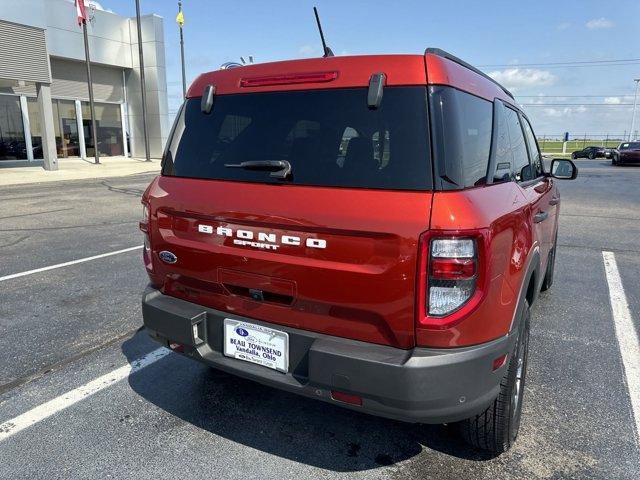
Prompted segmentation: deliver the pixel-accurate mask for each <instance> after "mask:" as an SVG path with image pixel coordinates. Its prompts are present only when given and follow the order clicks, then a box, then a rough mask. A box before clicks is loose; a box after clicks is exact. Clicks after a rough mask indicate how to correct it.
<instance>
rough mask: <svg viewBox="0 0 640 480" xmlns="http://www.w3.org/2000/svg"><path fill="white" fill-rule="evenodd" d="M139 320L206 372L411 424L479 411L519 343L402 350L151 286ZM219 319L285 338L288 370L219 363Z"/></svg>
mask: <svg viewBox="0 0 640 480" xmlns="http://www.w3.org/2000/svg"><path fill="white" fill-rule="evenodd" d="M142 313H143V318H144V325H145V327H146V328H147V329H148V331H149V334H150V335H151V337H152V338H154V339H155V340H157V341H159V342H161V343H162V344H164V345H165V346H168V345H170V344H179V345H180V349H181V350H182V353H184V354H185V355H187V356H189V357H190V358H193V359H194V360H198V361H200V362H203V363H205V364H207V365H210V366H211V367H214V368H217V369H220V370H224V371H226V372H228V373H232V374H235V375H238V376H241V377H244V378H247V379H251V380H254V381H257V382H260V383H262V384H265V385H269V386H272V387H275V388H280V389H283V390H286V391H289V392H293V393H298V394H301V395H305V396H308V397H312V398H316V399H319V400H324V401H328V402H331V403H338V404H340V405H343V406H345V407H347V408H352V409H354V410H359V411H363V412H366V413H371V414H373V415H378V416H382V417H387V418H392V419H396V420H402V421H407V422H417V423H446V422H453V421H457V420H463V419H465V418H469V417H471V416H473V415H474V414H476V413H479V412H480V411H482V410H484V409H485V408H486V407H487V406H488V405H489V404H490V403H491V402H492V401H493V400H494V398H495V397H496V396H497V395H498V390H499V386H500V380H501V379H502V376H503V375H504V369H505V368H506V367H505V366H502V367H501V368H498V369H497V370H495V371H493V368H492V365H493V360H494V359H496V358H497V357H499V356H500V355H503V354H505V353H508V352H511V350H512V346H513V343H514V340H515V338H517V332H512V333H511V334H509V335H508V336H505V337H502V338H499V339H497V340H494V341H492V342H488V343H485V344H482V345H478V346H473V347H465V348H452V349H441V348H439V349H435V348H414V349H411V350H403V349H399V348H394V347H389V346H385V345H377V344H371V343H366V342H360V341H356V340H349V339H344V338H339V337H332V336H328V335H323V334H319V333H314V332H309V331H306V330H299V329H295V328H289V327H285V326H281V325H276V324H269V323H266V322H262V321H259V320H254V319H250V318H244V317H239V316H237V315H232V314H229V313H225V312H221V311H218V310H213V309H210V308H207V307H203V306H201V305H197V304H195V303H191V302H187V301H185V300H181V299H178V298H174V297H170V296H167V295H164V294H162V293H161V292H160V291H158V290H156V289H154V288H152V287H148V288H147V289H146V290H145V292H144V294H143V298H142ZM225 318H231V319H234V320H240V321H246V322H250V323H253V324H257V325H263V326H265V327H269V328H274V329H276V330H280V331H284V332H287V334H288V335H289V371H288V372H287V373H282V372H278V371H275V370H271V369H268V368H265V367H263V366H260V365H255V364H252V363H248V362H244V361H241V360H236V359H234V358H230V357H226V356H224V354H223V351H224V348H223V340H224V339H223V335H224V333H223V322H224V319H225ZM194 326H195V328H194ZM507 364H508V361H507V362H505V365H507ZM331 391H339V392H344V393H347V394H351V395H356V396H360V397H362V405H358V406H354V405H349V404H347V403H342V402H338V401H336V400H334V399H333V398H332V396H331Z"/></svg>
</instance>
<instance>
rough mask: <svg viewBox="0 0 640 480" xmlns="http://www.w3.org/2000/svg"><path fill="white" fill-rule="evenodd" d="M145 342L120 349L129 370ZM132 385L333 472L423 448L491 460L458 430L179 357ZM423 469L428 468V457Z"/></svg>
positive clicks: (237, 436)
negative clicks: (375, 412) (364, 410)
mask: <svg viewBox="0 0 640 480" xmlns="http://www.w3.org/2000/svg"><path fill="white" fill-rule="evenodd" d="M141 336H144V337H146V333H145V332H144V331H143V332H140V333H139V334H138V335H136V336H134V337H133V338H131V339H130V340H127V341H126V342H125V343H124V344H123V345H122V351H123V353H124V354H125V355H126V356H127V359H128V360H129V362H132V361H133V360H135V359H137V358H139V357H140V356H141V353H140V341H141V340H142V342H144V343H147V342H149V343H151V342H150V340H147V339H146V338H145V339H144V340H143V339H142V338H140V337H141ZM153 345H154V346H155V344H153ZM129 384H130V385H131V388H132V389H133V390H134V391H135V392H136V393H137V394H138V395H140V396H141V397H143V398H144V399H146V400H147V401H149V402H151V403H153V404H154V405H156V406H158V407H159V408H161V409H163V410H165V411H166V412H168V413H170V414H171V415H174V416H176V417H178V418H181V419H182V420H184V421H185V422H189V423H191V424H192V425H194V426H196V427H198V428H201V429H203V430H207V431H209V432H211V433H213V434H215V435H217V436H220V437H223V438H227V439H229V440H231V441H234V442H237V443H240V444H243V445H246V446H249V447H251V448H254V449H257V450H261V451H263V452H265V453H269V454H271V455H277V456H279V457H282V458H286V459H289V460H293V461H296V462H301V463H304V464H307V465H311V466H315V467H319V468H324V469H328V470H333V471H339V472H346V471H359V470H368V469H373V468H377V467H380V466H388V465H393V464H395V463H397V462H400V461H403V460H407V459H410V458H413V457H416V456H417V455H418V454H420V453H421V452H422V451H423V446H424V447H428V448H429V449H432V450H436V451H439V452H442V453H445V454H448V455H452V456H455V457H459V458H464V459H468V460H477V461H481V460H488V459H490V458H492V457H491V456H488V455H485V454H482V453H480V452H477V451H475V450H473V449H471V448H470V447H468V446H467V445H466V444H465V443H464V442H463V441H462V440H461V439H460V438H459V437H458V436H457V432H456V428H455V427H454V426H449V427H447V426H442V425H414V424H408V423H402V422H396V421H393V420H387V419H382V418H377V417H373V416H370V415H366V414H361V413H358V412H353V411H350V410H346V409H343V408H340V407H338V406H333V405H331V404H328V403H325V402H320V401H315V400H312V399H308V398H305V397H300V396H297V395H294V394H290V393H287V392H282V391H280V390H277V389H273V388H270V387H265V386H263V385H260V384H258V383H255V382H252V381H249V380H245V379H242V378H239V377H235V376H233V375H230V374H227V373H224V372H221V371H217V370H214V369H211V368H209V367H207V366H205V365H202V364H200V363H198V362H195V361H193V360H190V359H187V358H184V357H182V356H180V355H178V354H170V355H168V356H167V357H165V358H163V359H162V360H160V361H158V362H157V363H155V364H153V365H151V366H149V367H147V368H145V369H143V370H141V371H140V372H137V373H135V374H133V375H131V376H129ZM194 448H195V446H194ZM199 448H201V447H199ZM205 450H206V449H205ZM421 461H422V462H425V461H426V462H427V464H428V457H427V458H423V459H422V460H421ZM434 466H435V465H434ZM427 468H428V466H427Z"/></svg>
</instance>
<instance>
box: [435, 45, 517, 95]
mask: <svg viewBox="0 0 640 480" xmlns="http://www.w3.org/2000/svg"><path fill="white" fill-rule="evenodd" d="M424 53H425V55H426V54H427V53H431V54H433V55H437V56H438V57H442V58H446V59H447V60H451V61H452V62H455V63H457V64H458V65H462V66H463V67H465V68H468V69H469V70H471V71H472V72H475V73H477V74H478V75H480V76H482V77H484V78H486V79H487V80H490V81H491V82H493V83H495V84H496V85H497V86H499V87H500V88H501V89H502V90H503V91H504V93H506V94H507V95H509V96H510V97H511V98H513V99H514V100H515V98H514V97H513V94H512V93H511V92H510V91H509V90H507V89H506V88H504V87H503V86H502V85H500V84H499V83H498V82H496V81H495V80H494V79H493V78H491V77H490V76H489V75H487V74H486V73H484V72H482V71H480V70H478V69H477V68H476V67H474V66H473V65H470V64H468V63H467V62H465V61H464V60H461V59H460V58H458V57H456V56H455V55H452V54H450V53H449V52H445V51H444V50H442V49H441V48H427V49H426V50H425V52H424Z"/></svg>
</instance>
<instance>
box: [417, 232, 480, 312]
mask: <svg viewBox="0 0 640 480" xmlns="http://www.w3.org/2000/svg"><path fill="white" fill-rule="evenodd" d="M476 263H477V255H476V242H475V240H474V239H471V238H433V239H431V242H430V245H429V267H428V270H429V271H428V282H427V291H428V293H429V294H428V296H427V305H426V307H427V314H428V315H432V316H436V317H441V316H444V315H448V314H450V313H452V312H454V311H456V310H457V309H458V308H460V307H461V306H462V305H464V304H465V303H466V302H467V300H469V299H470V298H471V295H473V292H474V290H475V287H476Z"/></svg>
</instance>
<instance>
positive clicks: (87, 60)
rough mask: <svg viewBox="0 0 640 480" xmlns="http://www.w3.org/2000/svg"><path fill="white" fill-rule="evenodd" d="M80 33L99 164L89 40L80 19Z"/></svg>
mask: <svg viewBox="0 0 640 480" xmlns="http://www.w3.org/2000/svg"><path fill="white" fill-rule="evenodd" d="M82 33H83V34H84V56H85V59H86V63H87V82H88V84H89V108H90V109H91V132H92V135H93V150H94V152H95V163H96V164H99V163H100V154H99V153H98V130H97V129H96V108H95V105H94V103H93V81H92V80H91V59H90V58H89V38H88V34H87V20H86V19H82Z"/></svg>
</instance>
